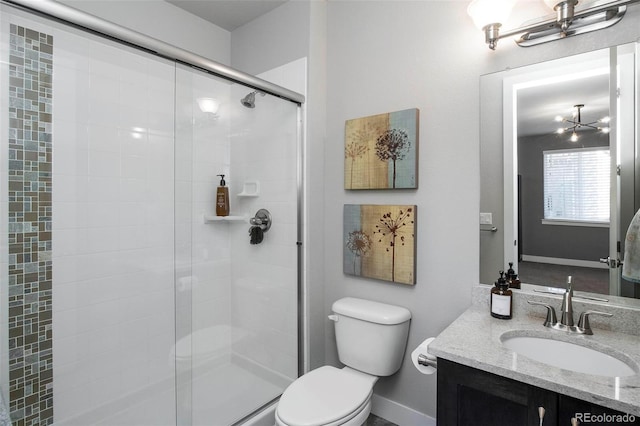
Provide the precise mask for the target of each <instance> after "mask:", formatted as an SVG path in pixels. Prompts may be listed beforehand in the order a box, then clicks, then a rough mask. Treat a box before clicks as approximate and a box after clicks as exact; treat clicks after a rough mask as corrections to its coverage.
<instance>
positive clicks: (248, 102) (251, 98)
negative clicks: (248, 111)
mask: <svg viewBox="0 0 640 426" xmlns="http://www.w3.org/2000/svg"><path fill="white" fill-rule="evenodd" d="M256 93H257V94H259V95H260V96H264V93H262V92H258V91H257V90H256V91H254V92H251V93H249V94H248V95H247V96H245V97H244V98H242V99H240V103H241V104H242V105H243V106H246V107H247V108H255V107H256Z"/></svg>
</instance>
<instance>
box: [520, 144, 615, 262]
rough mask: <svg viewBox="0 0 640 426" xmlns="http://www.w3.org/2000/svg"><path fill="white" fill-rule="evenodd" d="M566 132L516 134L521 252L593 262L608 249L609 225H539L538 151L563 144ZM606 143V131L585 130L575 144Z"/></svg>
mask: <svg viewBox="0 0 640 426" xmlns="http://www.w3.org/2000/svg"><path fill="white" fill-rule="evenodd" d="M567 137H568V136H566V135H565V136H563V137H562V136H558V135H543V136H529V137H524V138H518V174H519V175H520V176H521V192H520V197H521V200H522V201H521V202H522V210H521V213H520V214H521V217H522V227H521V232H522V237H521V238H520V241H519V243H520V245H521V249H522V254H523V255H529V256H543V257H554V258H560V259H579V260H590V261H594V262H597V261H598V259H600V258H601V257H607V255H608V253H609V228H600V227H588V226H562V225H543V224H542V222H541V221H542V219H543V218H544V186H543V183H544V181H543V161H542V158H543V157H542V152H543V151H546V150H552V149H561V148H567V146H566V139H567ZM593 146H609V135H607V134H604V133H599V132H585V133H583V134H582V135H581V136H580V144H579V146H575V148H587V147H593Z"/></svg>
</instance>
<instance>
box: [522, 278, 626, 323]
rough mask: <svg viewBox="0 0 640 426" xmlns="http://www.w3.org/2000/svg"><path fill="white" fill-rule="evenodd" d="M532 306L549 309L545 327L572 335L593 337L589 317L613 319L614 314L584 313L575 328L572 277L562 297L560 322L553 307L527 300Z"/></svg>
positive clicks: (568, 280)
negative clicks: (598, 316) (599, 316)
mask: <svg viewBox="0 0 640 426" xmlns="http://www.w3.org/2000/svg"><path fill="white" fill-rule="evenodd" d="M527 302H528V303H529V304H530V305H540V306H544V307H545V308H547V318H546V319H545V321H544V323H543V325H544V326H545V327H549V328H553V329H554V330H562V331H568V332H570V333H576V334H587V335H592V334H593V331H592V330H591V325H590V324H589V315H602V316H604V317H612V316H613V314H610V313H607V312H599V311H584V312H583V313H581V314H580V318H579V319H578V325H577V326H575V325H574V323H573V285H572V283H571V276H570V275H569V276H568V277H567V289H566V291H565V292H564V296H563V297H562V306H561V309H562V316H561V317H560V321H559V322H558V318H557V317H556V311H555V309H554V308H553V306H551V305H548V304H546V303H542V302H534V301H531V300H527Z"/></svg>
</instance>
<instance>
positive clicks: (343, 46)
mask: <svg viewBox="0 0 640 426" xmlns="http://www.w3.org/2000/svg"><path fill="white" fill-rule="evenodd" d="M466 7H467V3H466V2H445V1H419V2H416V1H375V2H362V1H338V2H329V3H328V15H327V25H328V28H329V29H330V30H329V31H328V34H327V141H326V146H325V195H324V199H325V205H324V214H325V217H326V219H325V292H326V299H325V311H326V312H329V310H330V308H331V304H332V303H333V302H334V301H335V300H337V299H339V298H341V297H344V296H355V297H363V298H367V299H372V300H375V301H381V302H387V303H392V304H397V305H401V306H406V307H407V308H409V310H411V312H412V314H413V319H412V322H411V330H410V333H409V344H408V347H407V351H406V355H407V356H406V357H405V361H404V364H403V366H402V368H401V370H400V371H399V372H398V373H397V374H396V375H394V376H391V377H386V378H381V379H380V380H379V382H378V383H377V384H376V388H375V392H376V394H377V395H379V396H381V397H384V398H387V399H389V400H391V401H394V402H397V403H399V404H402V405H404V406H407V407H410V408H413V409H415V410H417V411H419V412H422V413H426V414H428V415H429V416H431V417H435V414H436V408H435V407H436V376H435V375H432V376H426V375H422V374H420V373H418V371H417V370H416V369H415V367H414V366H413V365H412V363H411V361H410V359H409V355H410V353H411V352H412V351H413V349H414V348H415V347H416V346H418V345H419V344H420V343H421V342H422V341H423V340H424V339H426V338H428V337H430V336H436V335H437V334H438V333H440V331H442V330H443V329H444V328H445V327H446V326H447V325H448V324H450V323H451V322H452V321H453V320H454V319H455V318H456V317H457V316H458V315H459V314H460V313H462V312H463V311H464V310H465V309H466V308H467V307H468V306H469V304H470V299H471V286H472V285H473V284H475V283H477V276H478V225H477V223H478V201H479V199H478V197H479V183H478V177H479V168H478V167H479V162H478V76H479V75H480V63H481V62H482V61H483V59H482V58H485V57H486V56H487V54H488V52H487V50H488V49H486V48H485V47H484V44H483V41H484V38H483V36H482V34H480V33H479V32H478V31H477V30H476V29H475V27H474V26H473V25H472V24H471V21H470V19H469V18H468V16H467V14H466ZM407 108H418V109H420V123H419V126H420V139H419V165H418V167H419V174H420V181H419V189H417V190H402V191H397V190H396V191H393V190H385V191H381V190H376V191H346V190H344V174H343V167H344V126H345V120H349V119H352V118H358V117H363V116H368V115H373V114H380V113H385V112H392V111H399V110H403V109H407ZM344 204H416V205H417V206H418V209H417V216H416V220H417V229H418V232H417V238H416V239H417V272H416V281H417V283H416V285H415V286H406V285H401V284H392V283H390V282H383V281H376V280H371V279H366V278H358V277H354V276H347V275H344V274H343V272H342V251H343V246H344V243H343V236H342V207H343V205H344ZM325 326H326V336H327V339H326V345H327V350H326V358H327V362H328V363H330V364H334V365H340V364H339V362H338V360H337V355H336V349H335V343H334V332H333V325H332V324H331V323H330V322H329V321H326V320H325ZM390 420H392V421H394V419H390Z"/></svg>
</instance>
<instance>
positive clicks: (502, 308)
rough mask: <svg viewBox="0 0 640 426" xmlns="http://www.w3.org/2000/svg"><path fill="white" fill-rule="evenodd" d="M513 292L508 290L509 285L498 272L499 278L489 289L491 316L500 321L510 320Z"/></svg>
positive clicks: (502, 274) (501, 272)
mask: <svg viewBox="0 0 640 426" xmlns="http://www.w3.org/2000/svg"><path fill="white" fill-rule="evenodd" d="M512 296H513V292H512V291H511V290H509V283H508V282H507V279H506V278H505V277H504V271H500V278H498V281H496V283H495V287H493V288H492V289H491V316H492V317H494V318H500V319H511V316H512V315H511V311H512V306H513V303H512V302H513V297H512Z"/></svg>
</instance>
